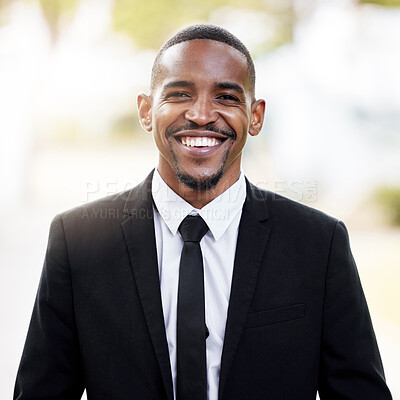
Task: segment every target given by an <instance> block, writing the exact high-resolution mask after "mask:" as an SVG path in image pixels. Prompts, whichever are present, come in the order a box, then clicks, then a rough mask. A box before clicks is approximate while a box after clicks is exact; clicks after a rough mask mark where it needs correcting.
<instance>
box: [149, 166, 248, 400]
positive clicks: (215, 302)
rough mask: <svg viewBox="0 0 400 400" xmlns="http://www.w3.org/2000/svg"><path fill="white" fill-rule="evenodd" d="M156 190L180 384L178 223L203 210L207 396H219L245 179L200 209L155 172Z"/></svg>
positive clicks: (168, 319)
mask: <svg viewBox="0 0 400 400" xmlns="http://www.w3.org/2000/svg"><path fill="white" fill-rule="evenodd" d="M152 195H153V199H154V203H155V209H154V229H155V236H156V245H157V259H158V271H159V276H160V287H161V299H162V307H163V313H164V322H165V330H166V334H167V341H168V349H169V357H170V362H171V372H172V380H173V386H174V396H175V384H176V323H177V322H176V316H177V314H176V311H177V299H178V278H179V262H180V257H181V252H182V247H183V240H182V238H181V235H180V233H179V232H178V227H179V225H180V223H181V222H182V221H183V219H184V218H185V217H186V216H187V215H189V214H199V215H200V216H201V217H202V218H203V219H204V221H205V222H206V223H207V225H208V227H209V231H208V232H207V233H206V234H205V236H204V237H203V239H202V240H201V242H200V247H201V251H202V253H203V264H204V292H205V317H206V324H207V328H208V330H209V332H210V335H209V337H208V338H207V340H206V355H207V386H208V387H207V397H208V400H217V399H218V385H219V372H220V368H221V355H222V346H223V343H224V336H225V325H226V318H227V311H228V304H229V297H230V291H231V283H232V273H233V263H234V259H235V252H236V242H237V236H238V230H239V222H240V217H241V215H242V207H243V203H244V201H245V198H246V182H245V179H244V175H243V174H242V173H240V176H239V179H238V180H237V181H236V182H235V183H234V184H233V185H232V186H231V187H230V188H229V189H227V190H226V191H225V192H223V193H222V194H221V195H220V196H218V197H217V198H216V199H214V200H213V201H211V202H210V203H208V204H207V205H205V206H204V207H203V208H202V209H200V210H199V209H196V208H194V207H193V206H191V205H190V204H189V203H188V202H186V201H185V200H184V199H182V197H180V196H179V195H178V194H176V193H175V192H174V191H173V190H172V189H171V188H170V187H169V186H168V185H167V184H166V183H165V182H164V180H163V179H162V178H161V176H160V174H159V172H158V171H157V170H156V171H155V172H154V176H153V181H152Z"/></svg>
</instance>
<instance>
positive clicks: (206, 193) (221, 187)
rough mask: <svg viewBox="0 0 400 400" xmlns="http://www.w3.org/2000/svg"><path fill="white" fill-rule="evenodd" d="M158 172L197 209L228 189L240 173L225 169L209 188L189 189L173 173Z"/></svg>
mask: <svg viewBox="0 0 400 400" xmlns="http://www.w3.org/2000/svg"><path fill="white" fill-rule="evenodd" d="M158 172H159V173H160V175H161V177H162V178H163V180H164V181H165V183H166V184H167V185H168V186H169V187H170V188H171V189H172V190H173V191H174V192H175V193H177V194H178V195H179V196H180V197H182V198H183V199H184V200H185V201H187V202H188V203H189V204H190V205H191V206H193V207H194V208H197V209H201V208H203V207H204V206H205V205H206V204H208V203H210V202H211V201H213V200H214V199H215V198H217V197H218V196H219V195H220V194H222V193H223V192H225V190H227V189H229V188H230V187H231V186H232V185H233V184H234V183H235V182H236V181H237V180H238V179H239V175H240V170H239V171H232V172H231V171H226V172H225V173H224V175H223V176H222V178H221V180H220V181H219V182H218V183H217V185H215V186H214V187H213V188H211V189H207V190H195V189H191V188H189V187H188V186H186V185H185V184H183V183H181V182H179V181H178V178H177V177H176V175H175V173H173V174H165V173H163V172H162V171H160V168H158Z"/></svg>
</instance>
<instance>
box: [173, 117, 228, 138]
mask: <svg viewBox="0 0 400 400" xmlns="http://www.w3.org/2000/svg"><path fill="white" fill-rule="evenodd" d="M200 129H201V130H203V131H209V132H215V133H219V134H221V135H224V136H226V137H227V138H229V139H236V132H235V131H234V130H233V129H230V130H228V129H220V128H218V127H216V126H215V125H214V124H213V123H209V124H206V125H198V124H196V122H193V121H188V123H186V124H185V125H182V126H177V127H175V128H167V129H166V130H165V137H166V138H167V139H169V138H170V136H171V135H174V134H175V133H179V132H182V131H195V130H200Z"/></svg>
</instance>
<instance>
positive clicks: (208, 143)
mask: <svg viewBox="0 0 400 400" xmlns="http://www.w3.org/2000/svg"><path fill="white" fill-rule="evenodd" d="M179 140H180V141H181V143H182V144H183V145H184V146H187V147H214V146H217V145H219V144H220V143H221V142H222V140H220V139H217V138H215V137H206V136H204V137H201V136H200V137H198V136H197V137H193V136H181V137H180V138H179Z"/></svg>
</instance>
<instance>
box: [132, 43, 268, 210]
mask: <svg viewBox="0 0 400 400" xmlns="http://www.w3.org/2000/svg"><path fill="white" fill-rule="evenodd" d="M161 65H162V69H161V74H160V75H159V78H158V79H157V82H155V83H154V88H153V90H152V92H151V93H150V94H149V95H146V94H144V93H141V94H139V95H138V110H139V119H140V122H141V125H142V127H143V128H144V129H145V130H146V131H148V132H153V136H154V141H155V143H156V146H157V148H158V150H159V164H158V171H159V173H160V175H161V177H162V178H163V179H164V181H165V182H166V183H167V184H168V186H169V187H170V188H171V189H172V190H174V191H175V192H176V193H178V194H179V195H180V196H181V197H182V198H184V199H185V200H186V201H187V202H188V203H190V204H191V205H192V206H193V207H195V208H198V209H200V208H202V207H204V206H205V205H206V204H207V203H209V202H210V201H212V200H213V199H215V198H216V197H218V196H219V195H220V194H221V193H223V192H224V191H225V190H226V189H228V188H229V187H230V186H231V185H233V184H234V183H235V182H236V181H237V180H238V178H239V174H240V164H241V157H242V150H243V147H244V145H245V143H246V140H247V136H248V134H250V135H251V136H256V135H258V134H259V133H260V131H261V128H262V124H263V121H264V112H265V101H264V100H262V99H261V100H255V99H254V95H253V91H252V88H251V85H250V81H249V76H248V69H247V61H246V57H245V56H244V55H243V54H242V53H241V52H239V51H238V50H236V49H235V48H233V47H231V46H229V45H227V44H225V43H220V42H216V41H213V40H204V39H196V40H191V41H187V42H183V43H179V44H177V45H174V46H172V47H170V48H169V49H167V50H166V51H165V53H164V54H163V56H162V59H161ZM182 176H183V177H185V179H186V180H185V179H183V178H182ZM216 176H218V177H219V176H220V179H219V180H218V182H217V183H216V184H215V180H216V179H214V178H215V177H216ZM187 182H190V183H187ZM211 182H212V183H211ZM211 186H212V187H211Z"/></svg>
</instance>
